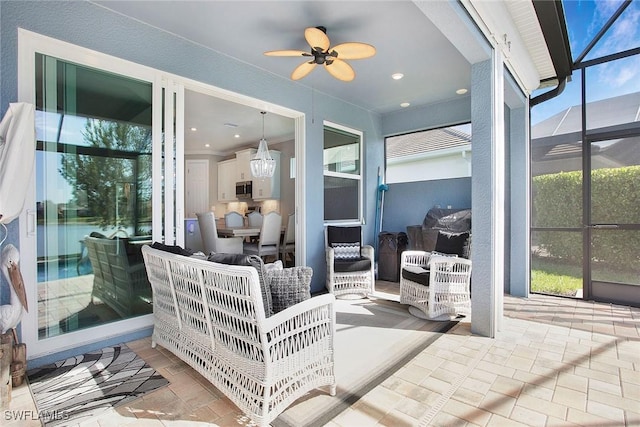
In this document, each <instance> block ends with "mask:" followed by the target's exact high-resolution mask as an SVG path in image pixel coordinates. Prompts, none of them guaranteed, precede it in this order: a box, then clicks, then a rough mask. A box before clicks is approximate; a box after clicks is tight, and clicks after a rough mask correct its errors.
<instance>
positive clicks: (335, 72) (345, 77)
mask: <svg viewBox="0 0 640 427" xmlns="http://www.w3.org/2000/svg"><path fill="white" fill-rule="evenodd" d="M324 68H325V69H326V70H327V71H328V72H329V74H331V75H332V76H333V77H335V78H336V79H338V80H342V81H343V82H350V81H351V80H353V79H354V78H355V77H356V72H355V71H353V68H351V65H349V64H347V63H346V62H344V61H343V60H341V59H338V58H336V59H334V60H333V61H332V62H331V64H327V63H325V64H324Z"/></svg>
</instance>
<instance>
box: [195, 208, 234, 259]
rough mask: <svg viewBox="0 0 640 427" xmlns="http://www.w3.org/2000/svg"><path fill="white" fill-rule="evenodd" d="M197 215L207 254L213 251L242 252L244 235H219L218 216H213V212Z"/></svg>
mask: <svg viewBox="0 0 640 427" xmlns="http://www.w3.org/2000/svg"><path fill="white" fill-rule="evenodd" d="M196 216H197V217H198V226H199V227H200V235H201V236H202V244H203V246H204V252H205V253H206V254H207V255H209V254H210V253H211V252H217V253H227V254H241V253H242V245H243V239H242V237H219V236H218V229H217V227H216V218H215V217H214V216H213V212H203V213H197V214H196Z"/></svg>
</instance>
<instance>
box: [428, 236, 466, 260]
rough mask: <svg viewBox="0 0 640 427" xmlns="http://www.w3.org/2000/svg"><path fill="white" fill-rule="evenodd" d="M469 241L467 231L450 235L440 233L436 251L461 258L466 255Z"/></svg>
mask: <svg viewBox="0 0 640 427" xmlns="http://www.w3.org/2000/svg"><path fill="white" fill-rule="evenodd" d="M467 240H469V232H468V231H465V232H463V233H449V232H446V231H439V232H438V240H437V241H436V247H435V251H436V252H442V253H445V254H455V255H458V256H460V257H461V256H463V255H464V253H465V246H466V244H467Z"/></svg>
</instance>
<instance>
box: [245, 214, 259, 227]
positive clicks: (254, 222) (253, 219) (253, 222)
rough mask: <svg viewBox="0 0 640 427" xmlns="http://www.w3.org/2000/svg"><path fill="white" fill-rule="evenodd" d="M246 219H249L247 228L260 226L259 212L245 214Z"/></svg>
mask: <svg viewBox="0 0 640 427" xmlns="http://www.w3.org/2000/svg"><path fill="white" fill-rule="evenodd" d="M247 218H248V219H249V227H260V226H262V214H261V213H260V212H258V211H253V212H250V213H249V214H247Z"/></svg>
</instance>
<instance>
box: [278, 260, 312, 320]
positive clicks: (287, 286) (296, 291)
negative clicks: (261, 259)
mask: <svg viewBox="0 0 640 427" xmlns="http://www.w3.org/2000/svg"><path fill="white" fill-rule="evenodd" d="M312 275H313V270H312V269H311V267H302V266H299V267H292V268H285V269H282V270H272V271H271V272H270V273H268V275H267V278H268V280H269V287H270V289H271V302H272V304H273V313H274V314H275V313H278V312H280V311H282V310H284V309H286V308H288V307H291V306H292V305H295V304H297V303H299V302H302V301H305V300H308V299H309V298H311V276H312Z"/></svg>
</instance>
